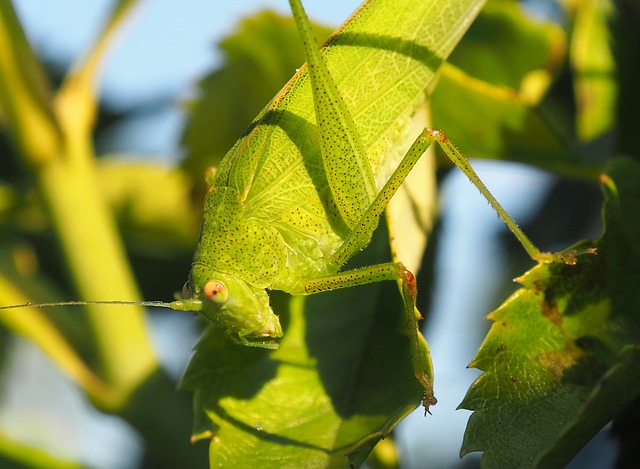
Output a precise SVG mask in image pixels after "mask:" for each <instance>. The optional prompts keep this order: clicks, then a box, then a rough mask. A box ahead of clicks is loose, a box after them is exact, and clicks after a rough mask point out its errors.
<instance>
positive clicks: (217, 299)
mask: <svg viewBox="0 0 640 469" xmlns="http://www.w3.org/2000/svg"><path fill="white" fill-rule="evenodd" d="M203 293H204V296H205V297H206V298H207V299H208V300H209V301H211V302H213V303H218V304H223V303H225V302H226V301H227V298H229V291H228V290H227V287H225V285H224V283H222V282H220V281H218V280H210V281H208V282H207V283H206V284H205V286H204V291H203Z"/></svg>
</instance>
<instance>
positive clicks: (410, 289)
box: [301, 262, 437, 414]
mask: <svg viewBox="0 0 640 469" xmlns="http://www.w3.org/2000/svg"><path fill="white" fill-rule="evenodd" d="M385 280H395V281H396V282H397V283H398V287H399V289H400V294H401V296H402V302H403V307H404V311H405V315H406V321H405V323H404V324H405V334H406V335H407V337H409V341H410V346H411V349H412V352H411V366H412V368H413V373H414V376H415V377H416V379H417V380H418V382H419V383H420V384H421V385H422V387H423V388H424V396H423V398H422V405H423V406H424V409H425V414H426V412H429V406H432V405H435V404H436V402H437V400H436V398H435V396H434V395H433V363H432V362H431V354H430V351H429V346H428V345H427V342H426V341H425V340H424V337H423V336H422V334H421V333H420V328H419V325H418V321H419V320H420V319H422V316H421V315H420V312H419V311H418V310H417V308H416V296H417V288H416V279H415V276H414V275H413V274H412V273H411V272H410V271H409V270H408V269H406V268H405V267H404V265H402V264H401V263H393V262H388V263H385V264H377V265H371V266H367V267H362V268H359V269H354V270H349V271H345V272H342V273H338V274H335V275H330V276H326V277H320V278H316V279H310V280H306V281H304V282H303V283H302V285H301V287H302V288H303V290H304V291H303V292H301V294H302V293H304V294H307V295H310V294H313V293H321V292H325V291H331V290H337V289H340V288H350V287H356V286H360V285H367V284H369V283H375V282H382V281H385Z"/></svg>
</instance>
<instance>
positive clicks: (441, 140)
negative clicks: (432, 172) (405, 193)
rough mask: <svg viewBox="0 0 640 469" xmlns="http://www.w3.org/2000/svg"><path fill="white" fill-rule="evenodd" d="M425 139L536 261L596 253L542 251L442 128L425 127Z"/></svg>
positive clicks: (562, 260) (566, 260)
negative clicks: (471, 186) (477, 194)
mask: <svg viewBox="0 0 640 469" xmlns="http://www.w3.org/2000/svg"><path fill="white" fill-rule="evenodd" d="M418 139H422V140H425V141H429V142H431V141H435V142H437V143H438V144H439V145H440V147H441V148H442V150H443V151H444V152H445V153H446V155H447V156H448V157H449V159H450V160H451V161H452V162H453V163H454V164H455V165H456V166H457V167H458V168H459V169H460V170H461V171H462V172H463V173H464V174H465V176H467V178H468V179H469V180H470V181H471V182H472V183H473V185H474V186H476V187H477V188H478V190H479V191H480V193H481V194H482V195H483V196H484V198H485V199H487V201H488V202H489V204H490V205H491V207H492V208H493V209H494V210H495V211H496V213H497V214H498V216H499V217H500V218H501V219H502V221H503V222H504V223H505V224H506V225H507V227H508V228H509V229H510V230H511V232H512V233H513V234H514V235H515V237H516V238H517V239H518V241H520V244H522V247H523V248H524V249H525V251H527V254H529V256H530V257H531V259H533V260H534V261H536V262H539V263H541V264H550V263H553V262H560V263H563V264H569V265H573V264H575V263H576V262H577V257H578V256H579V255H582V254H595V253H596V249H595V248H589V249H585V250H583V251H575V250H571V251H564V252H557V253H552V252H542V251H540V250H539V249H538V248H537V247H536V246H535V245H534V244H533V242H531V240H530V239H529V238H528V237H527V235H526V234H525V233H524V232H523V231H522V230H521V229H520V227H518V225H517V224H516V222H515V220H514V219H513V218H511V216H510V215H509V214H508V213H507V211H506V210H505V209H504V208H503V207H502V205H500V203H499V202H498V201H497V200H496V198H495V197H494V196H493V194H492V193H491V192H490V191H489V189H487V186H485V184H484V183H483V182H482V180H481V179H480V177H479V176H478V174H477V173H476V172H475V170H474V169H473V167H472V166H471V165H470V164H469V161H468V160H467V157H466V156H465V155H464V154H463V153H462V152H461V151H460V150H458V148H457V147H456V146H455V145H454V144H453V142H451V140H449V138H448V137H447V136H446V135H445V134H444V132H442V131H440V130H433V129H425V130H424V131H423V132H422V134H421V135H420V136H419V137H418Z"/></svg>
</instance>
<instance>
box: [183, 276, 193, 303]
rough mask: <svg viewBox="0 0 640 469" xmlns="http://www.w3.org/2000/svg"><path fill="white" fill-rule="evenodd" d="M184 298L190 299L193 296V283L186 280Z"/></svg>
mask: <svg viewBox="0 0 640 469" xmlns="http://www.w3.org/2000/svg"><path fill="white" fill-rule="evenodd" d="M182 298H183V299H185V300H188V299H189V298H193V292H192V291H191V285H189V282H188V281H186V282H184V285H182Z"/></svg>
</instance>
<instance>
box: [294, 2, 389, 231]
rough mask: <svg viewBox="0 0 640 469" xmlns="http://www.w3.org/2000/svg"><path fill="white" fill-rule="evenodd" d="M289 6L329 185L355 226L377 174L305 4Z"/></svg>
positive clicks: (369, 198)
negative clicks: (324, 54)
mask: <svg viewBox="0 0 640 469" xmlns="http://www.w3.org/2000/svg"><path fill="white" fill-rule="evenodd" d="M289 3H290V5H291V11H292V12H293V17H294V19H295V22H296V26H297V28H298V32H299V34H300V37H301V39H302V42H303V45H304V49H305V57H306V60H307V72H308V74H309V80H310V82H311V87H312V90H313V103H314V109H315V114H316V122H317V126H318V133H319V136H320V139H319V144H320V149H321V153H322V161H323V165H324V170H325V174H326V177H327V182H328V184H329V187H330V189H331V194H332V196H333V199H334V202H335V204H336V206H337V208H338V211H339V212H340V215H341V216H342V218H343V219H344V221H345V223H346V224H347V225H348V226H349V227H353V226H354V225H355V224H356V223H357V222H358V220H359V219H360V214H361V213H362V212H363V211H364V210H366V208H367V207H368V206H369V205H370V204H371V202H372V201H373V200H374V198H375V196H376V193H377V190H376V184H375V179H374V176H373V171H372V169H371V166H370V163H369V159H368V158H367V152H366V150H365V148H364V145H363V144H362V141H361V139H360V135H359V133H358V130H357V128H356V124H355V122H354V121H353V118H352V117H351V114H350V113H349V110H348V109H347V105H346V104H345V101H344V99H343V97H342V95H341V94H340V91H339V90H338V87H337V86H336V83H335V82H334V80H333V78H332V77H331V74H330V73H329V70H328V68H327V65H326V64H325V62H324V59H323V58H322V55H321V54H320V50H319V49H318V43H317V41H316V38H315V36H314V34H313V31H312V30H311V25H310V23H309V19H308V18H307V15H306V13H305V11H304V9H303V7H302V4H301V1H300V0H289Z"/></svg>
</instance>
